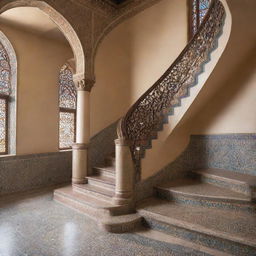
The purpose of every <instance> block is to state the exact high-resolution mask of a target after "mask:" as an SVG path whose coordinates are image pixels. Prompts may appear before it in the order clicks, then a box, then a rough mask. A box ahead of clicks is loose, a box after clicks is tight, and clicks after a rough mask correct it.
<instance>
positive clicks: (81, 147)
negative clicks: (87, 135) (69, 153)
mask: <svg viewBox="0 0 256 256" xmlns="http://www.w3.org/2000/svg"><path fill="white" fill-rule="evenodd" d="M88 148H89V144H85V143H75V144H73V145H72V149H73V150H85V149H88Z"/></svg>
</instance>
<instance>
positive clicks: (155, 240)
mask: <svg viewBox="0 0 256 256" xmlns="http://www.w3.org/2000/svg"><path fill="white" fill-rule="evenodd" d="M131 239H134V240H135V241H136V242H140V243H141V244H148V245H152V246H153V247H154V248H161V251H162V252H163V251H167V252H168V251H177V253H178V254H177V255H190V256H199V255H216V256H232V255H231V254H229V253H225V252H222V251H219V250H217V249H212V248H209V247H206V246H203V245H200V244H197V243H195V242H191V241H188V240H186V239H184V238H178V237H176V236H174V235H171V234H166V233H163V232H160V231H157V230H153V229H149V228H142V229H140V230H138V231H136V232H133V236H132V237H131ZM175 255H176V254H175Z"/></svg>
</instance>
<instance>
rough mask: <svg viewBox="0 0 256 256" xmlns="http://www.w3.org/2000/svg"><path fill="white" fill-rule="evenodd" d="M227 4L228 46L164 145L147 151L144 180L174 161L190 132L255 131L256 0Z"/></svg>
mask: <svg viewBox="0 0 256 256" xmlns="http://www.w3.org/2000/svg"><path fill="white" fill-rule="evenodd" d="M227 3H228V6H229V9H230V11H231V15H232V29H231V35H230V39H229V42H228V44H227V48H226V49H225V51H224V53H223V55H222V56H221V58H220V61H219V62H218V64H217V66H216V67H215V69H214V71H213V72H212V74H211V75H210V77H209V79H208V80H207V82H206V83H205V85H204V86H203V88H202V90H201V91H200V92H199V94H198V96H197V98H196V99H195V101H194V102H193V103H192V105H191V106H190V108H189V109H188V111H187V112H186V113H185V115H184V116H183V118H182V119H181V121H180V122H179V124H178V126H177V127H175V129H174V130H173V131H172V133H171V134H170V135H169V136H168V137H167V138H164V140H163V141H162V147H161V148H160V147H159V149H158V151H157V152H156V151H155V148H156V147H154V146H155V142H154V143H153V149H152V152H150V151H148V152H147V153H146V154H147V155H146V159H145V160H143V161H144V162H143V164H144V168H143V173H142V177H143V178H144V179H145V178H147V177H149V176H151V175H153V174H155V173H156V172H157V171H159V170H160V169H161V168H163V167H164V166H166V165H167V164H168V163H170V162H172V161H173V160H175V158H176V157H178V156H179V155H180V153H181V152H182V151H183V150H184V149H185V147H186V146H187V144H188V142H189V136H190V135H191V134H222V133H255V131H256V117H255V111H254V110H255V107H256V74H255V72H256V48H255V46H256V30H255V28H254V24H255V22H256V19H255V14H254V10H255V8H256V2H255V1H250V0H246V1H243V0H237V1H232V0H230V1H227ZM159 138H160V139H161V134H159ZM153 156H154V157H153ZM156 158H157V161H156ZM150 159H154V161H150Z"/></svg>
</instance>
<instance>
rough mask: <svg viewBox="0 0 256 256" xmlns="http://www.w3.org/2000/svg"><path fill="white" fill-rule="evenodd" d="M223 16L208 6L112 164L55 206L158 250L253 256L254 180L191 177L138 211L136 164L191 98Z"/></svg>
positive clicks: (215, 174)
mask: <svg viewBox="0 0 256 256" xmlns="http://www.w3.org/2000/svg"><path fill="white" fill-rule="evenodd" d="M225 10H226V9H225V6H224V5H223V2H222V1H221V0H212V1H211V6H210V9H209V11H208V13H207V14H206V16H205V18H204V20H203V22H202V24H201V26H200V27H199V29H198V31H197V32H196V34H195V35H194V36H193V38H192V39H191V40H190V42H189V43H188V45H187V46H186V47H185V49H184V50H183V51H182V53H181V54H180V55H179V57H178V58H177V59H176V60H175V62H174V63H173V64H172V65H171V66H170V68H169V69H168V70H167V71H166V72H165V73H164V74H163V76H162V77H161V78H160V79H159V80H158V81H156V83H155V84H154V85H153V86H152V87H150V88H149V89H148V90H147V91H146V92H145V93H144V94H143V95H142V96H141V97H140V98H139V99H138V100H137V102H136V103H135V104H134V105H133V106H132V107H131V108H130V109H129V111H128V112H127V114H126V115H125V116H124V117H123V118H122V119H121V120H120V122H119V126H118V129H117V133H118V140H116V157H115V156H114V155H111V156H108V157H107V158H106V160H105V164H104V165H102V166H100V167H95V168H93V171H92V174H91V175H89V176H87V177H86V184H73V185H72V186H69V187H66V188H62V189H58V190H56V191H55V193H54V198H55V199H56V200H57V201H59V202H61V203H64V204H65V205H67V206H69V207H72V208H74V209H76V210H79V211H80V212H83V213H85V214H87V215H88V216H90V217H91V218H93V219H95V220H96V221H97V222H98V223H99V224H100V225H101V226H103V227H104V228H105V229H106V230H108V231H110V232H125V231H131V230H134V229H136V228H140V229H139V230H137V232H135V233H134V236H139V237H140V238H139V239H138V241H141V240H142V241H144V242H147V243H148V242H149V241H151V242H152V241H157V242H158V243H160V247H161V243H162V244H163V246H166V245H167V244H168V243H170V244H179V245H181V246H183V247H188V248H191V249H192V250H196V251H198V252H200V253H199V254H197V255H217V256H219V255H223V256H224V255H237V256H241V255H246V256H253V255H254V256H255V255H256V210H255V207H256V203H255V199H256V177H255V176H251V175H247V174H239V173H234V172H232V171H228V170H219V169H207V170H195V171H193V172H190V173H188V174H187V176H186V177H185V178H182V179H179V180H171V181H165V183H163V184H159V185H158V186H156V187H155V194H154V197H152V198H148V199H145V200H143V201H141V202H139V203H138V204H137V206H136V207H135V198H136V197H135V195H134V187H135V184H136V182H138V181H139V180H140V178H141V159H142V158H143V157H144V156H145V151H146V149H148V148H150V147H151V142H152V140H153V139H157V136H158V131H160V130H162V129H163V124H165V123H167V121H168V115H169V114H170V113H172V111H173V108H174V107H176V106H177V105H180V103H181V99H182V98H183V97H186V96H189V95H188V92H189V88H190V87H192V86H195V85H196V84H197V80H198V76H199V74H200V73H202V72H204V66H205V63H206V62H209V61H210V55H211V53H212V52H213V50H215V49H216V46H217V42H218V39H219V36H220V35H221V33H222V32H223V26H224V25H225V17H226V14H227V13H226V12H225ZM229 32H230V31H229ZM227 40H228V39H226V43H227ZM223 49H224V48H223ZM223 49H222V50H223ZM220 52H221V53H222V51H220ZM221 53H220V54H219V57H220V56H221ZM209 75H210V74H205V77H206V76H207V77H208V76H209ZM202 86H203V85H202ZM196 95H197V94H196ZM196 95H194V96H195V97H196ZM190 104H191V103H190ZM187 107H189V106H187ZM115 163H116V165H115ZM135 208H136V210H137V213H135V212H136V211H135ZM141 224H142V226H140V225H141ZM143 239H144V240H143ZM188 255H190V254H188Z"/></svg>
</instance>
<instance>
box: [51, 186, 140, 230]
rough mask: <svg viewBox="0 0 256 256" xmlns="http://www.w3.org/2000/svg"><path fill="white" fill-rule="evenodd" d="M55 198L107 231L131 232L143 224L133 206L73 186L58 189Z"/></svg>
mask: <svg viewBox="0 0 256 256" xmlns="http://www.w3.org/2000/svg"><path fill="white" fill-rule="evenodd" d="M54 200H55V201H57V202H59V203H61V204H63V205H65V206H67V207H69V208H72V209H74V210H77V211H79V212H80V213H82V214H85V215H86V216H88V217H90V218H91V219H93V220H94V221H96V222H97V224H98V225H99V226H100V227H101V228H102V229H104V230H105V231H108V232H112V233H124V232H130V231H132V230H134V228H137V227H139V226H140V225H141V217H140V216H139V215H138V214H135V213H134V210H133V209H132V207H131V206H129V205H126V206H120V205H112V204H111V203H107V202H105V201H104V200H99V199H96V198H95V197H91V196H90V195H85V194H83V193H78V192H76V191H75V190H74V189H73V188H72V186H67V187H64V188H60V189H56V190H55V191H54Z"/></svg>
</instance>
